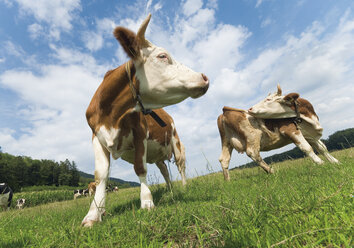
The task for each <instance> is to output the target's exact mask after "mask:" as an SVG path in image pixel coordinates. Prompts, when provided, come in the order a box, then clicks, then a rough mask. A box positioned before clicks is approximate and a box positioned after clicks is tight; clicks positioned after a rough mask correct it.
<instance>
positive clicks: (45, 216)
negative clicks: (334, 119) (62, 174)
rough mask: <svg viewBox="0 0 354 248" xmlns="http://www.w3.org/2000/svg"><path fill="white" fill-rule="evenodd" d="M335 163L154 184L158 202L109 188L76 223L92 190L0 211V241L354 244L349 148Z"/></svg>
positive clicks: (352, 153) (291, 164) (353, 157)
mask: <svg viewBox="0 0 354 248" xmlns="http://www.w3.org/2000/svg"><path fill="white" fill-rule="evenodd" d="M333 155H334V156H335V157H336V158H338V159H339V160H340V161H341V164H340V165H331V164H329V163H326V164H324V165H321V166H318V165H315V164H313V163H312V162H311V161H310V160H309V159H300V160H294V161H287V162H283V163H278V164H275V165H274V167H275V169H276V174H274V175H266V174H265V173H264V172H263V171H261V169H259V168H252V169H244V170H234V171H232V172H231V181H230V182H224V181H223V176H222V174H221V173H215V174H211V175H208V176H204V177H199V178H195V179H191V180H189V181H188V185H187V187H185V188H183V187H182V186H181V185H180V184H179V183H174V189H173V191H172V192H168V191H167V190H166V189H165V187H164V186H163V185H155V186H152V187H151V189H152V193H153V196H154V201H155V205H156V208H155V209H154V210H152V211H143V210H140V209H139V205H140V200H139V188H130V189H123V190H120V191H119V192H118V193H111V194H109V195H108V202H107V215H106V216H105V218H104V221H103V222H102V223H99V224H98V225H96V226H95V227H94V228H91V229H86V228H82V227H80V223H81V220H82V218H83V217H84V216H85V214H86V212H87V211H88V207H89V204H90V199H89V198H82V199H78V200H76V201H73V200H70V201H64V202H57V203H50V204H46V205H41V206H36V207H32V208H25V209H23V210H10V211H8V212H1V213H0V247H353V245H354V241H353V236H354V232H353V222H354V217H353V213H354V207H353V206H354V205H353V200H354V198H353V194H354V184H353V182H354V180H353V176H354V149H348V150H343V151H339V152H334V153H333Z"/></svg>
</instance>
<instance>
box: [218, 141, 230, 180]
mask: <svg viewBox="0 0 354 248" xmlns="http://www.w3.org/2000/svg"><path fill="white" fill-rule="evenodd" d="M231 154H232V147H231V146H230V145H228V144H222V150H221V154H220V157H219V161H220V164H221V168H222V170H223V173H224V179H225V180H226V181H230V174H229V163H230V159H231Z"/></svg>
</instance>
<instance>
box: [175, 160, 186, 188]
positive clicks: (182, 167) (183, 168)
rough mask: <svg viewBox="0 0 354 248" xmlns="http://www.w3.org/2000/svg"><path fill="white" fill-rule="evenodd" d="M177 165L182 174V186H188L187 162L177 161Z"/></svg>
mask: <svg viewBox="0 0 354 248" xmlns="http://www.w3.org/2000/svg"><path fill="white" fill-rule="evenodd" d="M176 165H177V168H178V171H179V174H181V179H182V185H183V186H185V185H186V184H187V179H186V161H185V160H184V159H183V161H182V160H180V161H176Z"/></svg>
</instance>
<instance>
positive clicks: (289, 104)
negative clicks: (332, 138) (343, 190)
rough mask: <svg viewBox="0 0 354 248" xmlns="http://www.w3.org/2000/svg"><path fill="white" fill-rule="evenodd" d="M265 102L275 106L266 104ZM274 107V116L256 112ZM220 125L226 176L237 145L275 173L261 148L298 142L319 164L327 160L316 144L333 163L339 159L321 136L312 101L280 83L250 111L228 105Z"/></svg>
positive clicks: (238, 149) (268, 110)
mask: <svg viewBox="0 0 354 248" xmlns="http://www.w3.org/2000/svg"><path fill="white" fill-rule="evenodd" d="M295 102H297V103H296V104H297V107H295ZM263 103H265V104H263ZM264 105H267V106H271V107H269V108H266V107H264ZM277 105H280V106H277ZM262 107H263V108H262ZM295 108H297V111H298V113H299V118H301V122H300V121H299V120H298V119H297V113H296V109H295ZM265 109H267V110H265ZM274 109H277V110H276V111H274V115H273V116H271V117H273V118H276V119H265V118H259V117H255V116H253V114H254V113H257V114H260V115H261V116H266V113H265V112H271V111H273V110H274ZM263 111H264V112H263ZM282 111H283V112H282ZM281 114H284V116H286V118H281ZM267 117H270V116H267ZM218 127H219V132H220V136H221V144H222V152H221V155H220V157H219V161H220V163H221V167H222V169H223V173H224V177H225V180H230V176H229V171H228V168H229V162H230V159H231V153H232V150H233V149H236V150H237V151H238V152H239V153H243V152H246V154H247V155H248V156H249V157H250V158H251V159H252V160H253V161H255V162H256V163H257V164H258V165H259V166H260V167H262V168H263V169H264V170H265V171H266V172H268V173H273V169H272V168H270V167H269V166H268V165H267V164H266V163H265V162H264V161H263V159H262V158H261V156H260V151H269V150H273V149H277V148H280V147H283V146H285V145H288V144H290V143H294V144H295V145H296V146H297V147H299V148H300V150H301V151H303V152H304V153H305V154H306V155H308V156H309V157H310V158H311V159H312V160H313V161H314V162H315V163H317V164H322V163H323V161H322V160H321V159H320V158H319V157H318V156H317V155H316V154H315V153H314V151H313V148H315V149H316V150H317V151H318V152H319V153H321V154H323V155H324V156H325V157H326V158H327V159H328V160H329V161H330V162H331V163H338V160H337V159H335V158H334V157H333V156H331V155H330V154H329V153H328V151H327V148H326V146H325V145H324V144H323V142H322V141H321V140H320V138H321V136H322V130H323V129H322V127H321V126H320V124H319V121H318V117H317V115H316V113H315V111H314V108H313V106H312V105H311V103H310V102H309V101H307V100H305V99H303V98H299V94H298V93H290V94H288V95H286V96H281V89H280V87H279V86H278V92H276V93H274V94H270V95H269V96H268V97H267V98H266V99H265V100H264V101H262V102H260V103H258V104H256V105H255V106H253V107H252V108H250V109H249V111H248V112H247V111H245V110H240V109H234V108H230V107H224V108H223V114H221V115H220V116H219V117H218ZM312 147H313V148H312Z"/></svg>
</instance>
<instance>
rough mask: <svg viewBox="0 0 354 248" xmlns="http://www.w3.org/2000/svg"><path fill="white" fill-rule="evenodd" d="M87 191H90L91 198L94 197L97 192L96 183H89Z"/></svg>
mask: <svg viewBox="0 0 354 248" xmlns="http://www.w3.org/2000/svg"><path fill="white" fill-rule="evenodd" d="M87 189H88V191H89V196H92V195H94V194H95V192H96V183H95V182H91V183H89V185H88V187H87Z"/></svg>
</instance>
